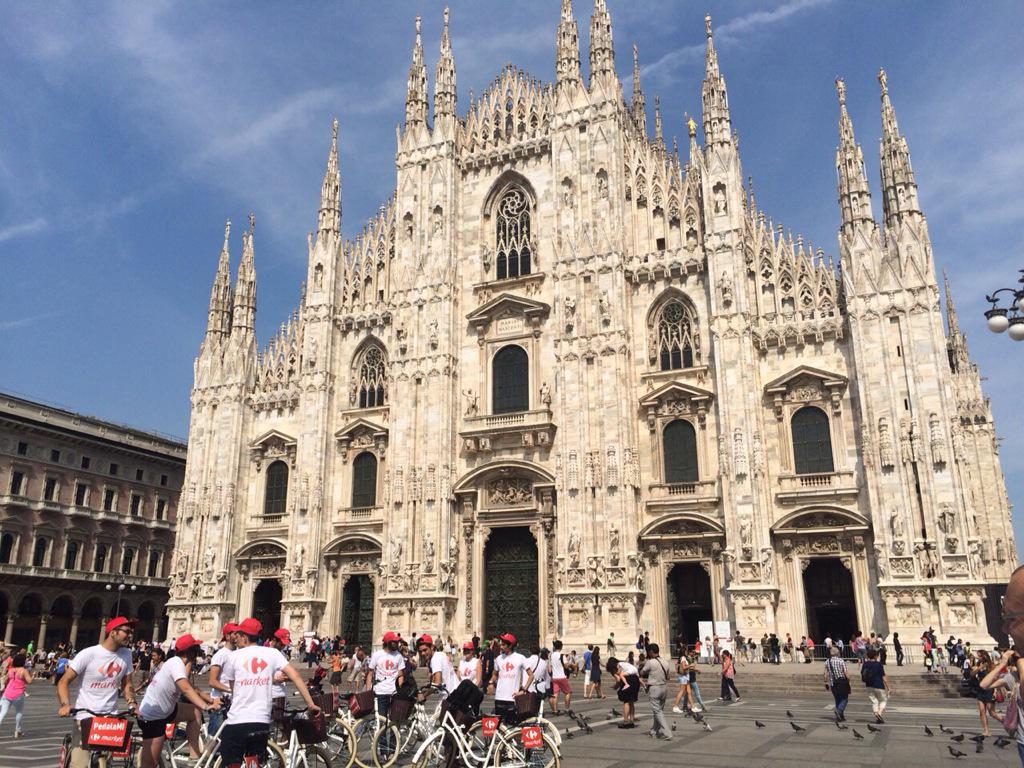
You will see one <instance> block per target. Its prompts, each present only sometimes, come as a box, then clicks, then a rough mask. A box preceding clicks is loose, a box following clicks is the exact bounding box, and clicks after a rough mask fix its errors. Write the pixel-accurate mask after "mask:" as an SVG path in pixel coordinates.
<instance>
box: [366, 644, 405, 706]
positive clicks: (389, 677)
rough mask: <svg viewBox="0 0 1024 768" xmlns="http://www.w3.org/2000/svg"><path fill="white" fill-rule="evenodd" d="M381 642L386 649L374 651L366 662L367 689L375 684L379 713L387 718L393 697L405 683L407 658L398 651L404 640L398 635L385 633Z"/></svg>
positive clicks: (374, 689)
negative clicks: (371, 684) (371, 683)
mask: <svg viewBox="0 0 1024 768" xmlns="http://www.w3.org/2000/svg"><path fill="white" fill-rule="evenodd" d="M381 642H382V643H383V644H384V647H383V648H382V649H381V650H379V651H374V652H373V655H372V656H371V657H370V660H369V661H368V662H366V683H365V687H367V688H369V687H370V682H371V681H372V682H373V692H374V693H375V694H377V712H378V714H381V715H385V716H386V715H387V713H388V709H389V708H390V707H391V697H392V696H394V695H395V692H396V691H397V690H398V686H400V685H402V683H403V682H404V681H405V657H403V656H402V654H401V653H400V652H399V651H398V646H399V644H400V643H401V642H402V638H401V637H400V636H399V635H398V634H397V633H395V632H385V633H384V637H383V638H381Z"/></svg>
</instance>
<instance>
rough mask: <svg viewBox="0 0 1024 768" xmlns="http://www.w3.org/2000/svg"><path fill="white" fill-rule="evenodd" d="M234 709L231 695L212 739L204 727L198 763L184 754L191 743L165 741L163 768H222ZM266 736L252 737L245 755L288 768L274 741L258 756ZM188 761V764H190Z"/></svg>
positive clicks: (268, 766)
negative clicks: (226, 730) (225, 738)
mask: <svg viewBox="0 0 1024 768" xmlns="http://www.w3.org/2000/svg"><path fill="white" fill-rule="evenodd" d="M230 707H231V699H230V698H228V697H227V696H225V697H222V698H221V711H222V712H224V713H225V717H224V720H223V721H222V722H221V724H220V727H219V728H218V729H217V731H216V733H214V734H213V735H212V736H211V735H209V734H208V732H207V730H206V727H205V726H206V724H205V723H204V724H203V728H202V729H201V734H200V743H201V745H202V752H200V754H199V757H198V758H196V760H195V762H192V761H191V760H189V759H188V756H187V755H185V754H182V750H183V748H184V750H186V751H187V742H185V741H184V740H183V741H182V744H181V745H179V746H177V747H175V746H174V744H173V739H171V738H169V739H167V740H166V741H164V746H163V750H162V751H161V753H160V762H161V763H162V764H163V767H164V768H178V767H179V766H182V767H184V766H186V765H187V766H189V768H220V766H221V756H220V752H219V750H220V741H221V733H222V732H223V731H224V728H225V726H226V725H227V724H228V720H227V717H226V713H227V711H228V709H229V708H230ZM172 727H174V728H175V729H176V728H177V723H175V724H173V726H168V730H170V729H171V728H172ZM176 734H177V731H176V730H175V735H176ZM204 736H205V738H204ZM264 737H265V734H263V733H260V732H258V731H255V732H253V733H251V734H249V737H248V738H247V739H246V742H247V744H246V747H247V748H246V749H245V754H246V755H250V754H251V755H252V756H256V757H258V760H259V763H260V765H262V766H266V768H284V766H285V755H284V752H283V751H282V749H281V747H279V746H278V745H277V744H276V743H275V742H274V740H273V739H270V738H267V740H266V749H265V751H264V752H263V754H262V756H257V755H256V753H257V752H258V751H259V750H258V748H257V747H256V746H255V745H256V744H258V743H259V742H261V741H263V739H264ZM186 760H187V761H188V762H187V763H186ZM132 768H135V766H132Z"/></svg>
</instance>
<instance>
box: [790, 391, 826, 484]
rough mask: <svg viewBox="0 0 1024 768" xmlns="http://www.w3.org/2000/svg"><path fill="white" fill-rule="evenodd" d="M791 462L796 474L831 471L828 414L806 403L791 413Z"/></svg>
mask: <svg viewBox="0 0 1024 768" xmlns="http://www.w3.org/2000/svg"><path fill="white" fill-rule="evenodd" d="M791 426H792V430H793V462H794V465H795V467H796V473H797V474H798V475H813V474H819V473H824V472H833V471H834V465H833V463H832V438H831V436H830V433H829V423H828V416H826V415H825V412H824V411H823V410H821V408H815V407H814V406H813V405H808V406H805V407H803V408H801V409H800V410H799V411H797V412H796V413H794V414H793V420H792V422H791Z"/></svg>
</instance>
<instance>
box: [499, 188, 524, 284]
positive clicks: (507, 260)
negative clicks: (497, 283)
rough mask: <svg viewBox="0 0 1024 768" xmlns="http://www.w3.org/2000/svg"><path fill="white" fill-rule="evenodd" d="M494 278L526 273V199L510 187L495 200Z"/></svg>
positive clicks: (500, 278) (521, 191)
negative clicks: (496, 226)
mask: <svg viewBox="0 0 1024 768" xmlns="http://www.w3.org/2000/svg"><path fill="white" fill-rule="evenodd" d="M496 242H497V252H498V258H497V267H498V279H499V280H504V279H505V278H507V277H519V276H520V275H528V274H530V267H531V263H532V260H533V253H532V252H531V246H530V198H529V197H527V196H526V193H525V192H523V190H521V189H518V188H516V187H513V188H512V189H510V190H508V191H507V192H506V193H505V194H504V195H503V196H502V198H501V200H499V201H498V232H497V241H496Z"/></svg>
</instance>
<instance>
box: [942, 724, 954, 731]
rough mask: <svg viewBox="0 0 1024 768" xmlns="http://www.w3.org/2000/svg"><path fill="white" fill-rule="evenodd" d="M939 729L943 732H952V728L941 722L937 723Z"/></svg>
mask: <svg viewBox="0 0 1024 768" xmlns="http://www.w3.org/2000/svg"><path fill="white" fill-rule="evenodd" d="M939 730H940V731H942V732H943V733H953V729H952V728H947V727H946V726H944V725H943V724H942V723H939Z"/></svg>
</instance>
